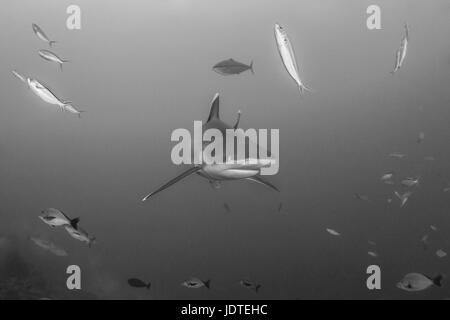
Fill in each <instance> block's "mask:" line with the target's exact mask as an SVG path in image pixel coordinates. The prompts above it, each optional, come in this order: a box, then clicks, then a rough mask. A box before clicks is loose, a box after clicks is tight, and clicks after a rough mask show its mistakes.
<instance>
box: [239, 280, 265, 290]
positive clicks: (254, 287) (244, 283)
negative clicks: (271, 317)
mask: <svg viewBox="0 0 450 320" xmlns="http://www.w3.org/2000/svg"><path fill="white" fill-rule="evenodd" d="M239 284H240V285H241V286H242V287H244V288H247V289H250V290H253V291H255V292H256V293H258V291H259V289H261V285H260V284H256V283H254V282H252V281H250V280H247V279H243V280H241V281H239Z"/></svg>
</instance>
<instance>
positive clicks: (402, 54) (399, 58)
mask: <svg viewBox="0 0 450 320" xmlns="http://www.w3.org/2000/svg"><path fill="white" fill-rule="evenodd" d="M408 43H409V29H408V25H407V24H405V36H404V37H403V39H402V41H401V44H400V48H399V49H398V50H397V54H396V57H395V66H394V70H393V71H392V72H391V73H392V74H394V73H396V72H397V71H398V70H400V68H401V67H402V65H403V63H404V62H405V59H406V53H407V52H408Z"/></svg>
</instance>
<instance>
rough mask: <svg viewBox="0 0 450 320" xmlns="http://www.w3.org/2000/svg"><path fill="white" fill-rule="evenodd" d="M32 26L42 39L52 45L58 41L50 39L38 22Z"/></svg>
mask: <svg viewBox="0 0 450 320" xmlns="http://www.w3.org/2000/svg"><path fill="white" fill-rule="evenodd" d="M31 27H32V28H33V32H34V34H35V35H36V36H37V37H38V38H39V39H41V40H42V41H44V42H47V43H48V45H49V46H50V47H51V46H52V45H53V44H55V43H56V41H52V40H50V39H49V38H48V37H47V35H46V34H45V32H44V31H43V30H42V29H41V28H40V27H39V26H38V25H37V24H35V23H33V24H32V25H31Z"/></svg>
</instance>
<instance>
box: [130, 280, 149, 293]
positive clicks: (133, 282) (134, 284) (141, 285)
mask: <svg viewBox="0 0 450 320" xmlns="http://www.w3.org/2000/svg"><path fill="white" fill-rule="evenodd" d="M128 284H129V285H130V287H133V288H146V289H147V290H150V287H151V283H150V282H149V283H145V282H144V281H142V280H140V279H136V278H131V279H128Z"/></svg>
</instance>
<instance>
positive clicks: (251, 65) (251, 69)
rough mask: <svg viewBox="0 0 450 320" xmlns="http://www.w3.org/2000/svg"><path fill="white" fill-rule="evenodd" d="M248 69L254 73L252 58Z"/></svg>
mask: <svg viewBox="0 0 450 320" xmlns="http://www.w3.org/2000/svg"><path fill="white" fill-rule="evenodd" d="M250 71H251V72H252V74H255V70H253V60H252V61H251V62H250Z"/></svg>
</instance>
